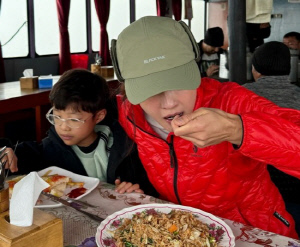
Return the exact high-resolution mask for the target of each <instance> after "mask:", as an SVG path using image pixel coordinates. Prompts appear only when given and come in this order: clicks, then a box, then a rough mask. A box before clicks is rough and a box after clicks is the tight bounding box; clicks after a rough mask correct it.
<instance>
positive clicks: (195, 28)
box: [182, 0, 205, 42]
mask: <svg viewBox="0 0 300 247" xmlns="http://www.w3.org/2000/svg"><path fill="white" fill-rule="evenodd" d="M192 7H193V18H192V20H191V31H192V33H193V35H194V37H195V39H196V41H197V42H200V40H202V39H204V35H205V33H204V24H205V23H204V16H205V13H204V12H205V1H202V0H192ZM184 18H185V1H184V0H182V20H183V21H184V22H185V23H186V24H188V20H187V19H184Z"/></svg>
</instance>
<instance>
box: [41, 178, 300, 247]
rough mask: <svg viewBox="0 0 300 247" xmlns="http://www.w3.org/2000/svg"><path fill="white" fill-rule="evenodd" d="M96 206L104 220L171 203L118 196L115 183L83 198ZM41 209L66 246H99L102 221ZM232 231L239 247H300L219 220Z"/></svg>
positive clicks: (94, 211) (72, 211)
mask: <svg viewBox="0 0 300 247" xmlns="http://www.w3.org/2000/svg"><path fill="white" fill-rule="evenodd" d="M80 200H81V201H84V202H87V203H89V204H92V205H94V206H95V207H93V208H90V209H89V212H90V213H92V214H94V215H97V216H99V217H101V218H103V219H105V218H106V217H107V216H109V215H111V214H113V213H115V212H117V211H120V210H123V209H125V208H129V207H133V206H138V205H142V204H154V203H155V204H157V203H159V204H171V203H170V202H167V201H164V200H161V199H159V198H156V197H153V196H149V195H145V194H140V193H125V194H119V193H117V192H116V191H115V186H114V185H113V184H108V183H105V182H100V183H99V185H98V186H97V187H96V188H95V189H94V190H92V191H91V192H90V193H89V194H87V195H86V196H84V197H83V198H81V199H80ZM41 210H43V211H45V212H47V213H49V214H52V215H54V216H56V217H58V218H60V219H62V222H63V237H64V246H65V247H97V244H96V240H95V236H96V232H97V228H98V227H99V225H100V222H99V221H97V220H94V219H92V218H91V217H89V216H87V215H85V214H82V213H80V212H78V211H77V210H75V209H73V208H71V207H68V206H59V207H46V208H41ZM220 219H221V220H223V221H224V222H225V223H226V224H227V225H228V226H229V227H230V228H231V230H232V232H233V235H234V237H235V246H236V247H252V246H253V247H254V246H264V247H300V241H299V240H297V239H292V238H289V237H286V236H282V235H279V234H276V233H273V232H268V231H265V230H262V229H259V228H256V227H253V226H248V225H244V224H242V223H239V222H235V221H232V220H228V219H224V218H220Z"/></svg>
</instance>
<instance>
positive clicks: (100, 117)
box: [95, 109, 107, 123]
mask: <svg viewBox="0 0 300 247" xmlns="http://www.w3.org/2000/svg"><path fill="white" fill-rule="evenodd" d="M106 113H107V111H106V109H102V110H100V111H98V112H97V113H96V116H95V120H96V122H97V123H100V122H101V121H102V120H103V119H104V118H105V116H106Z"/></svg>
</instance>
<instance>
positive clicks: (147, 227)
mask: <svg viewBox="0 0 300 247" xmlns="http://www.w3.org/2000/svg"><path fill="white" fill-rule="evenodd" d="M113 238H114V239H115V244H116V246H117V247H149V246H169V247H171V246H172V247H173V246H174V247H192V246H198V247H201V246H203V247H217V246H218V245H217V241H216V239H215V237H214V236H212V235H211V234H210V229H209V226H208V225H207V224H205V223H203V222H201V221H200V220H198V219H197V218H196V216H195V215H193V214H192V213H190V212H186V211H180V210H172V211H171V212H170V213H168V214H166V213H161V212H159V211H155V210H153V209H152V210H145V211H143V212H140V213H136V214H135V215H133V217H132V219H123V220H122V224H121V225H120V227H118V228H117V229H116V230H115V231H114V232H113Z"/></svg>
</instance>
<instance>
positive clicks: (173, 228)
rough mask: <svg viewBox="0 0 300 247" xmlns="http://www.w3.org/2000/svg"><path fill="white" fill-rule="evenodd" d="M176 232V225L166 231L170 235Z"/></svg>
mask: <svg viewBox="0 0 300 247" xmlns="http://www.w3.org/2000/svg"><path fill="white" fill-rule="evenodd" d="M177 230H178V228H177V226H176V225H171V226H170V227H169V229H168V231H169V232H171V233H173V232H176V231H177Z"/></svg>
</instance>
